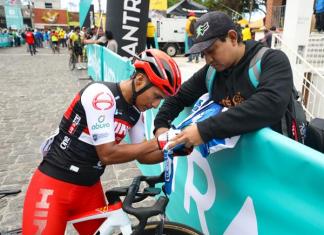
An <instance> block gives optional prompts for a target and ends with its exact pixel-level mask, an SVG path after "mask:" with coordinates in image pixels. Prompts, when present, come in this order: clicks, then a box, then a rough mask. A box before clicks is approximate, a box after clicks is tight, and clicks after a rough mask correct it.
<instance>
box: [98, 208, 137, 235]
mask: <svg viewBox="0 0 324 235" xmlns="http://www.w3.org/2000/svg"><path fill="white" fill-rule="evenodd" d="M116 228H119V229H120V231H121V233H122V234H123V235H131V234H132V226H131V221H130V219H129V218H128V215H127V214H126V213H125V212H124V211H123V209H121V208H120V209H118V210H114V211H111V212H108V216H107V219H106V220H105V221H104V222H103V224H102V225H101V226H100V227H99V229H98V230H97V231H96V232H95V233H94V234H95V235H110V234H112V233H113V231H114V230H115V229H116Z"/></svg>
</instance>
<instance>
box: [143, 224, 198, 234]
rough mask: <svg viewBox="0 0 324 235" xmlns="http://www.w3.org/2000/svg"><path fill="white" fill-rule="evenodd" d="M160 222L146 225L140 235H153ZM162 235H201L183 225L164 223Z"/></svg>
mask: <svg viewBox="0 0 324 235" xmlns="http://www.w3.org/2000/svg"><path fill="white" fill-rule="evenodd" d="M160 223H161V222H160V221H154V222H150V223H147V225H146V227H145V229H144V232H143V233H142V235H154V234H156V231H157V228H158V226H159V225H160ZM162 234H163V235H203V234H202V233H201V232H199V231H197V230H196V229H194V228H191V227H189V226H187V225H184V224H179V223H175V222H169V221H166V222H165V223H164V227H163V233H162Z"/></svg>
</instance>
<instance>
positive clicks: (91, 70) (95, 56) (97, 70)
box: [87, 44, 103, 81]
mask: <svg viewBox="0 0 324 235" xmlns="http://www.w3.org/2000/svg"><path fill="white" fill-rule="evenodd" d="M102 49H103V48H102V46H99V45H96V44H89V45H87V56H88V75H89V76H90V77H91V78H92V80H94V81H102V77H103V76H102Z"/></svg>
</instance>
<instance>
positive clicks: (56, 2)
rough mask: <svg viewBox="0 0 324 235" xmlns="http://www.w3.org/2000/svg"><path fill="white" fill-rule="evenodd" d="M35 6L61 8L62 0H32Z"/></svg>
mask: <svg viewBox="0 0 324 235" xmlns="http://www.w3.org/2000/svg"><path fill="white" fill-rule="evenodd" d="M32 3H33V5H34V7H35V8H46V9H57V10H59V9H61V0H32Z"/></svg>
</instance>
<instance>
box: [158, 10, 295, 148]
mask: <svg viewBox="0 0 324 235" xmlns="http://www.w3.org/2000/svg"><path fill="white" fill-rule="evenodd" d="M195 26H196V27H195V30H196V35H195V44H194V45H193V47H192V48H191V49H190V51H189V53H200V52H203V53H204V55H205V59H206V65H205V66H204V67H203V68H201V69H200V70H199V71H198V72H196V73H195V74H194V75H193V76H192V77H191V78H190V79H189V80H188V81H186V82H185V83H183V85H182V87H181V89H180V91H179V93H178V94H177V95H176V96H174V97H169V98H167V99H166V100H165V102H164V104H163V105H162V107H161V108H160V110H159V112H158V114H157V116H156V119H155V121H154V125H155V135H156V136H159V135H160V134H161V133H163V132H165V131H167V130H168V128H169V127H170V123H171V122H172V121H173V120H174V119H175V118H176V117H177V116H178V114H179V113H180V112H181V111H182V110H183V108H184V107H187V106H191V105H192V104H193V103H194V102H195V101H196V100H197V99H198V98H199V97H200V96H201V95H203V94H205V93H207V92H208V90H207V87H206V81H205V80H206V73H207V71H208V68H209V66H212V67H213V68H215V69H216V71H217V72H216V78H215V82H214V83H213V87H212V92H211V98H212V99H213V100H214V101H215V102H217V103H219V104H221V105H223V106H225V107H228V108H229V109H228V110H227V111H226V112H223V113H221V114H219V115H217V116H213V117H210V118H208V119H206V120H204V121H202V122H200V123H198V124H195V125H191V126H189V127H187V128H186V129H184V130H183V131H182V132H181V133H180V134H179V135H177V136H176V137H175V138H174V142H173V144H172V145H171V147H172V146H174V145H176V144H179V143H185V144H186V146H187V147H191V146H196V145H199V144H202V143H204V142H208V141H209V140H211V139H213V138H227V137H231V136H235V135H240V134H244V133H247V132H251V131H255V130H258V129H260V128H263V127H271V128H272V129H273V130H275V131H277V132H280V133H281V122H280V120H281V118H282V117H283V116H284V114H285V112H286V110H287V106H288V103H289V101H290V97H291V92H292V87H293V76H292V71H291V67H290V64H289V60H288V58H287V56H286V55H285V54H284V53H283V52H281V51H279V50H272V49H269V50H267V51H266V52H265V53H264V55H263V57H262V60H261V71H262V73H261V74H260V77H259V78H258V83H259V84H258V86H257V87H255V86H254V85H253V84H252V82H251V80H250V77H249V74H248V70H249V66H250V61H251V59H252V58H253V57H254V55H255V54H256V53H257V52H258V51H259V50H260V49H261V48H262V47H263V45H262V44H261V43H259V42H256V41H253V40H250V41H247V42H242V39H241V38H240V34H239V32H238V30H237V29H236V26H235V24H234V23H233V21H232V20H231V19H230V18H229V17H228V16H227V15H226V14H224V13H222V12H210V13H207V14H205V15H203V16H202V17H201V18H200V19H198V20H197V24H196V25H195Z"/></svg>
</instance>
